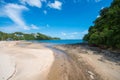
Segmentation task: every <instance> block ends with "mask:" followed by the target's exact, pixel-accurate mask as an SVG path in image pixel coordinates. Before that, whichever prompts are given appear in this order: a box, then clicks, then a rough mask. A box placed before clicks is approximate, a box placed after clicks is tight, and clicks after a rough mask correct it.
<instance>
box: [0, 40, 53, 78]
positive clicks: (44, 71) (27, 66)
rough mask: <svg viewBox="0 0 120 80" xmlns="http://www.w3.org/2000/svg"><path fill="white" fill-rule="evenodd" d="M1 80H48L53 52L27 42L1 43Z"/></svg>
mask: <svg viewBox="0 0 120 80" xmlns="http://www.w3.org/2000/svg"><path fill="white" fill-rule="evenodd" d="M0 55H6V56H1V57H2V58H0V61H1V62H0V67H2V68H0V71H1V73H0V80H46V77H47V75H48V73H49V70H50V68H51V66H52V64H53V62H54V55H53V51H52V50H50V49H48V48H46V47H44V46H43V45H41V44H36V43H31V42H26V41H2V42H0Z"/></svg>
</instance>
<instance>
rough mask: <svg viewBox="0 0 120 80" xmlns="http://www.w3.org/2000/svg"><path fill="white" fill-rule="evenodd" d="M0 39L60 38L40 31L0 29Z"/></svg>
mask: <svg viewBox="0 0 120 80" xmlns="http://www.w3.org/2000/svg"><path fill="white" fill-rule="evenodd" d="M1 40H60V38H57V37H50V36H47V35H44V34H41V33H31V34H28V33H23V32H14V33H4V32H1V31H0V41H1Z"/></svg>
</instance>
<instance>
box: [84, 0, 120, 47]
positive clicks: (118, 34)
mask: <svg viewBox="0 0 120 80" xmlns="http://www.w3.org/2000/svg"><path fill="white" fill-rule="evenodd" d="M88 31H89V33H88V34H86V35H85V36H84V40H86V41H88V43H89V44H96V45H98V46H101V45H103V46H107V47H110V48H118V49H120V0H113V2H112V4H111V6H110V7H108V8H104V9H102V10H101V11H100V17H98V18H97V19H96V20H95V21H94V26H91V27H90V28H89V30H88Z"/></svg>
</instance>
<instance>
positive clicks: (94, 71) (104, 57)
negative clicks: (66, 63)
mask: <svg viewBox="0 0 120 80" xmlns="http://www.w3.org/2000/svg"><path fill="white" fill-rule="evenodd" d="M54 47H55V48H57V49H60V50H63V51H65V52H66V53H67V55H68V56H70V57H71V58H72V59H73V60H74V61H76V62H77V63H78V65H79V66H81V67H84V68H82V69H83V72H85V73H87V74H88V76H89V77H91V79H92V78H97V79H96V80H98V79H99V80H119V76H120V54H119V53H118V54H117V53H116V54H114V53H110V52H109V51H108V50H101V49H99V48H95V47H90V46H88V45H84V44H81V45H80V44H68V45H57V46H54ZM85 70H87V71H85ZM86 76H87V75H86Z"/></svg>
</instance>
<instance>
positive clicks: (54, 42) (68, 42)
mask: <svg viewBox="0 0 120 80" xmlns="http://www.w3.org/2000/svg"><path fill="white" fill-rule="evenodd" d="M32 42H39V43H50V44H75V43H83V40H80V39H76V40H34V41H32Z"/></svg>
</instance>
